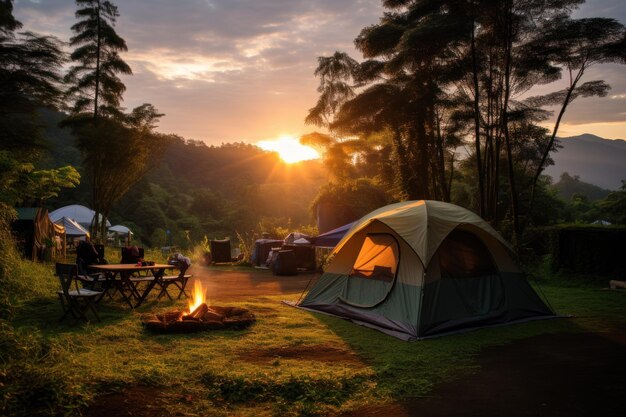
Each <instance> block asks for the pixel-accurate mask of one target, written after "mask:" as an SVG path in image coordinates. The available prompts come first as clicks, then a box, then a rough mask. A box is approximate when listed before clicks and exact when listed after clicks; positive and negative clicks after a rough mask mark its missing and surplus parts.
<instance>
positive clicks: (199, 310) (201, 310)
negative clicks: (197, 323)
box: [189, 303, 209, 320]
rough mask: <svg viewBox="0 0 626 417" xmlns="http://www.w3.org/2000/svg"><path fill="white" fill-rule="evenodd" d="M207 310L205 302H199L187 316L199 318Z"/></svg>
mask: <svg viewBox="0 0 626 417" xmlns="http://www.w3.org/2000/svg"><path fill="white" fill-rule="evenodd" d="M207 311H209V306H207V305H206V304H205V303H202V304H200V305H199V306H198V307H197V308H196V309H195V310H194V311H192V312H191V313H190V314H189V316H191V317H193V318H194V319H196V320H200V319H201V318H202V317H203V316H204V315H205V314H206V313H207Z"/></svg>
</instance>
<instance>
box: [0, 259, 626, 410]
mask: <svg viewBox="0 0 626 417" xmlns="http://www.w3.org/2000/svg"><path fill="white" fill-rule="evenodd" d="M33 271H34V275H33V276H32V277H31V280H33V281H34V288H36V290H34V291H31V292H28V293H27V295H26V296H24V297H23V299H22V300H20V301H19V303H18V304H17V305H16V313H15V318H14V320H13V322H12V325H13V327H7V329H8V330H7V331H6V332H3V340H2V346H3V347H4V353H3V355H12V356H11V364H12V365H6V362H4V363H5V370H4V372H5V374H7V375H13V379H12V380H10V381H9V385H8V387H9V390H8V391H9V392H12V393H13V395H15V396H17V395H24V393H25V392H30V391H33V392H34V393H35V394H37V395H40V396H41V395H43V397H42V398H43V399H40V400H38V401H39V402H38V403H35V405H32V404H31V405H30V406H29V407H46V406H47V405H46V404H49V403H54V401H57V403H58V405H59V406H63V407H65V408H66V409H69V410H72V409H76V410H79V409H84V408H85V407H86V406H88V405H89V404H90V403H91V402H92V401H93V400H94V398H95V396H96V395H102V394H106V393H112V392H122V393H123V392H125V391H126V390H128V389H129V388H131V387H136V386H147V387H153V389H154V390H155V392H157V393H159V395H161V396H162V398H164V402H165V405H164V407H165V408H167V409H169V411H170V412H177V413H181V415H193V414H202V415H239V416H255V417H258V416H263V415H281V416H282V415H329V414H337V413H339V412H341V411H345V410H349V409H354V408H358V407H359V406H362V405H364V404H374V403H384V402H389V401H395V400H398V399H402V398H407V397H416V396H423V395H426V394H427V393H428V392H429V390H431V389H432V388H433V387H434V386H435V385H436V384H437V383H440V382H442V381H445V380H449V379H451V378H458V377H460V376H462V375H464V374H468V373H471V372H475V371H477V369H478V364H477V363H478V362H477V355H478V354H479V353H480V352H481V351H482V350H483V349H484V348H486V347H489V346H496V345H502V344H505V343H509V342H511V341H512V340H515V339H521V338H527V337H531V336H535V335H541V334H546V333H554V332H579V331H595V332H601V331H611V330H615V329H616V328H620V326H621V327H622V328H623V326H624V325H625V324H626V319H625V317H626V306H625V303H624V295H625V294H624V293H618V292H608V291H603V290H601V289H598V288H594V287H587V286H575V285H569V286H568V285H564V284H562V283H560V282H547V283H544V284H543V285H542V290H543V292H544V293H545V294H546V295H547V296H548V298H549V299H550V301H551V302H552V304H553V306H554V307H555V308H556V309H557V310H558V311H559V312H560V313H569V314H574V315H576V317H575V318H572V319H560V320H546V321H535V322H529V323H524V324H518V325H511V326H503V327H496V328H491V329H484V330H480V331H475V332H471V333H465V334H458V335H453V336H448V337H442V338H438V339H431V340H426V341H421V342H415V343H406V342H402V341H399V340H397V339H394V338H391V337H389V336H386V335H383V334H381V333H379V332H376V331H374V330H371V329H367V328H363V327H361V326H357V325H354V324H351V323H349V322H347V321H344V320H341V319H337V318H334V317H329V316H325V315H322V314H314V313H310V312H306V311H302V310H298V309H295V308H292V307H288V306H285V305H283V304H281V303H280V301H281V300H283V299H289V298H297V296H298V295H299V294H292V295H282V296H272V297H260V298H251V299H249V300H247V301H245V302H232V303H227V304H228V305H233V306H240V307H244V308H248V309H250V310H252V311H253V312H255V314H256V315H257V322H256V323H255V324H254V325H253V326H251V327H250V328H249V329H247V330H243V331H239V332H237V331H214V332H205V333H196V334H187V335H156V334H152V333H149V332H147V331H146V330H144V328H143V327H142V325H141V315H142V314H143V313H145V312H159V311H166V310H170V309H174V308H185V304H186V300H183V301H180V302H176V303H175V302H167V301H160V302H156V301H155V300H154V299H150V300H149V302H148V303H146V304H145V305H144V306H142V307H141V308H140V309H138V311H129V310H128V309H127V308H126V307H124V306H123V305H121V304H118V303H111V302H106V303H104V304H103V305H101V306H100V309H99V310H100V312H101V315H102V322H100V323H90V324H85V325H72V323H71V322H70V321H65V322H62V323H59V322H58V321H57V318H58V316H59V315H60V307H59V305H58V302H57V300H56V299H55V295H54V292H53V291H51V288H53V287H54V284H53V282H54V281H53V279H54V278H53V277H52V274H51V269H50V266H48V267H46V268H44V267H35V268H34V269H33ZM319 351H328V352H331V353H333V354H335V355H336V357H335V358H334V359H333V360H327V359H323V358H316V357H315V353H316V352H319ZM281 352H287V353H289V352H291V354H289V355H286V354H282V353H281ZM281 355H283V356H281ZM7 366H9V368H8V370H7V368H6V367H7ZM11 366H13V367H11ZM16 367H19V369H18V368H16ZM24 378H26V379H24ZM32 378H38V381H39V383H38V384H37V385H36V386H35V387H34V388H33V387H30V385H28V384H27V381H29V380H30V379H32ZM20 381H21V382H20ZM23 384H26V385H23ZM11 390H13V391H11ZM29 390H30V391H29ZM33 395H34V394H33ZM46 396H47V397H46ZM55 396H58V398H57V397H55ZM52 398H57V399H56V400H53V399H52ZM10 400H11V401H13V402H14V405H15V409H18V410H19V407H18V405H19V404H21V401H22V400H21V399H19V398H17V397H11V398H10ZM12 404H13V403H12ZM23 411H24V415H26V414H28V412H30V411H32V409H24V410H23ZM17 414H18V415H19V412H18V413H17ZM70 414H71V413H70Z"/></svg>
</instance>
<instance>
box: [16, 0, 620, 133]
mask: <svg viewBox="0 0 626 417" xmlns="http://www.w3.org/2000/svg"><path fill="white" fill-rule="evenodd" d="M114 3H115V4H117V6H118V8H119V12H120V17H119V18H118V21H117V25H116V30H117V31H118V33H119V34H120V36H122V37H123V38H124V39H125V40H126V41H127V44H128V47H129V52H128V53H125V54H123V58H124V59H125V60H127V62H128V63H129V64H130V65H131V67H132V68H133V72H134V74H135V75H134V76H133V77H124V82H125V83H126V85H127V87H128V90H127V92H126V95H125V105H126V106H128V107H134V106H136V105H140V104H142V103H144V102H150V103H153V104H154V105H155V106H156V107H157V108H158V109H159V110H160V111H162V112H163V113H165V114H166V116H165V117H164V118H163V119H162V122H161V126H160V130H161V131H163V132H171V133H178V134H180V135H183V136H186V137H190V138H195V139H201V140H205V141H206V142H208V143H220V142H226V141H239V140H247V141H256V140H261V139H271V138H272V137H276V136H279V135H281V134H294V135H298V134H301V133H304V132H307V131H310V130H312V129H311V128H310V127H308V126H304V124H303V120H304V117H305V116H306V113H307V111H308V109H309V108H310V107H312V106H313V105H314V104H315V101H316V100H317V92H316V87H317V80H316V79H315V77H314V76H313V71H314V69H315V67H316V65H317V57H318V56H321V55H329V54H332V53H333V52H334V51H335V50H341V51H346V52H348V53H349V54H351V55H352V56H353V57H355V58H359V59H360V58H361V56H360V54H358V53H357V52H356V51H355V49H354V45H353V40H354V38H355V37H356V36H357V35H358V34H359V32H360V31H361V29H362V28H364V27H366V26H368V25H371V24H373V23H376V22H377V21H378V19H379V18H380V16H382V7H381V1H380V0H315V1H311V0H179V1H172V0H124V1H121V0H118V1H114ZM624 9H625V8H624V7H623V5H622V0H591V1H589V2H587V3H586V4H585V5H583V7H582V8H581V9H580V10H579V11H577V12H576V13H577V16H578V17H585V16H597V15H600V16H610V17H614V18H617V19H618V20H621V21H622V22H623V21H626V10H624ZM75 10H76V6H75V4H74V2H72V1H69V0H16V2H15V13H16V17H17V18H18V19H20V20H21V21H22V22H23V23H24V24H25V28H26V29H29V30H33V31H36V32H40V33H47V34H54V35H56V36H58V37H60V38H61V39H63V40H66V41H67V40H68V39H69V37H70V36H71V33H70V29H69V28H70V27H71V25H72V24H73V23H74V22H75V17H74V12H75ZM623 73H624V71H623V67H619V66H602V67H597V68H595V69H594V72H590V74H588V78H587V79H588V80H591V79H598V78H599V79H605V80H607V81H608V82H609V83H610V84H611V85H612V86H613V90H612V91H611V93H610V95H612V96H613V95H614V96H615V97H616V98H614V99H610V98H606V99H581V100H579V101H578V102H575V103H574V104H573V105H572V107H571V109H570V110H569V111H568V113H567V116H566V117H567V119H568V123H569V124H571V125H573V124H575V123H579V124H581V123H587V124H588V123H599V122H603V121H614V122H615V121H619V120H624V115H623V114H622V113H623V109H624V99H623V98H621V96H620V95H622V94H626V80H625V79H624V76H623ZM553 87H554V88H553ZM549 88H550V90H552V89H556V86H549Z"/></svg>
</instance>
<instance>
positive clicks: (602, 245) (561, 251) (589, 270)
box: [549, 226, 626, 278]
mask: <svg viewBox="0 0 626 417" xmlns="http://www.w3.org/2000/svg"><path fill="white" fill-rule="evenodd" d="M549 235H550V236H551V251H550V252H551V255H552V270H553V272H558V271H562V272H573V273H580V274H590V275H597V276H612V277H615V278H626V263H625V262H624V259H623V256H624V254H623V252H624V248H625V247H626V227H592V226H587V227H585V226H561V227H556V228H554V229H552V231H551V233H550V234H549Z"/></svg>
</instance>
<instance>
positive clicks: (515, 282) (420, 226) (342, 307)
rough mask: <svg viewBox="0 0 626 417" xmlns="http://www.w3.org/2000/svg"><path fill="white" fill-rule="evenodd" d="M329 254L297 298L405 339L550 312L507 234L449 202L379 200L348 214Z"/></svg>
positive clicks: (550, 314)
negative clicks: (366, 210) (355, 217)
mask: <svg viewBox="0 0 626 417" xmlns="http://www.w3.org/2000/svg"><path fill="white" fill-rule="evenodd" d="M329 259H330V261H329V263H328V265H327V267H326V270H325V272H324V274H323V275H322V276H321V277H320V279H319V281H318V282H317V284H316V285H315V286H314V287H313V288H312V289H311V290H310V291H309V293H308V294H307V295H306V297H304V298H303V300H302V301H301V302H300V303H299V304H298V307H300V308H303V309H308V310H313V311H319V312H324V313H328V314H332V315H336V316H339V317H344V318H347V319H350V320H352V321H354V322H356V323H358V324H362V325H365V326H368V327H373V328H376V329H378V330H380V331H383V332H385V333H387V334H390V335H393V336H395V337H398V338H401V339H404V340H412V339H421V338H426V337H433V336H439V335H442V334H447V333H452V332H459V331H466V330H469V329H474V328H479V327H485V326H492V325H500V324H504V323H510V322H516V321H523V320H533V319H540V318H550V317H555V314H554V312H553V311H551V309H550V308H548V307H547V306H546V304H545V303H544V302H543V301H542V300H541V299H540V298H539V296H538V295H537V294H536V293H535V291H534V290H533V289H532V287H531V286H530V285H529V284H528V282H527V281H526V279H525V277H524V275H523V274H522V272H521V270H520V269H519V267H518V265H517V263H516V261H515V259H514V254H513V250H512V249H511V247H510V246H509V245H508V243H507V242H506V241H505V240H504V239H503V238H502V237H501V236H500V235H499V234H498V233H497V232H496V231H495V230H494V229H493V228H492V227H491V226H489V224H487V223H486V222H485V221H484V220H482V219H481V218H480V217H479V216H477V215H476V214H474V213H472V212H470V211H469V210H466V209H464V208H462V207H458V206H456V205H453V204H449V203H443V202H439V201H428V200H421V201H407V202H403V203H397V204H392V205H389V206H385V207H383V208H380V209H378V210H376V211H374V212H372V213H370V214H368V215H366V216H365V217H363V218H362V219H360V220H359V221H357V222H356V223H355V224H354V225H353V226H352V228H351V229H350V230H349V231H348V233H346V235H345V236H344V238H343V239H342V240H341V241H340V242H339V243H338V244H337V246H336V247H335V249H334V250H333V251H332V252H331V254H330V256H329Z"/></svg>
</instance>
